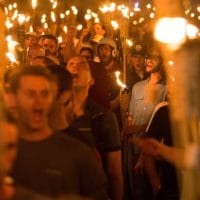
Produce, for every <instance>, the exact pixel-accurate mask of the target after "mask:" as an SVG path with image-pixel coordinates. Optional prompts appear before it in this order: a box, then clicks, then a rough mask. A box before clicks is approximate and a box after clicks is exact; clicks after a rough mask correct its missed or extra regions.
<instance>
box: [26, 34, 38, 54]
mask: <svg viewBox="0 0 200 200" xmlns="http://www.w3.org/2000/svg"><path fill="white" fill-rule="evenodd" d="M37 42H38V38H37V33H36V32H27V33H26V34H25V46H26V49H27V50H28V49H29V48H30V47H31V46H34V45H36V44H37Z"/></svg>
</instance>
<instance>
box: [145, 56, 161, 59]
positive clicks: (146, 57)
mask: <svg viewBox="0 0 200 200" xmlns="http://www.w3.org/2000/svg"><path fill="white" fill-rule="evenodd" d="M145 59H148V60H160V59H161V57H160V56H158V55H146V56H145Z"/></svg>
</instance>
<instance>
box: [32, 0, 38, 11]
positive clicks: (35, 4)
mask: <svg viewBox="0 0 200 200" xmlns="http://www.w3.org/2000/svg"><path fill="white" fill-rule="evenodd" d="M36 7H37V0H32V8H33V10H34V9H35V8H36Z"/></svg>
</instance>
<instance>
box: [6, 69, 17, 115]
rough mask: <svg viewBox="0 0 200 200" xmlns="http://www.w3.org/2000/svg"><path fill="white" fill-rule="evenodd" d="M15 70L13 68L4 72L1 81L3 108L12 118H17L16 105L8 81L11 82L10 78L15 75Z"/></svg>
mask: <svg viewBox="0 0 200 200" xmlns="http://www.w3.org/2000/svg"><path fill="white" fill-rule="evenodd" d="M16 71H17V69H15V68H9V69H7V70H6V72H5V74H4V79H3V87H4V88H3V89H4V92H3V101H4V106H5V109H6V111H7V112H8V113H9V114H10V115H11V116H12V117H14V118H15V117H17V112H16V103H15V100H14V98H13V95H12V92H11V88H10V81H11V80H12V76H14V74H15V73H16Z"/></svg>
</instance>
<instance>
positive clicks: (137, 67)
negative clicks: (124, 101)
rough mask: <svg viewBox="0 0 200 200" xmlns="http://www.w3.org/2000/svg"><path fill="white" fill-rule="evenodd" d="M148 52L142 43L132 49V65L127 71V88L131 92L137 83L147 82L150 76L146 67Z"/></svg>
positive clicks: (130, 58) (130, 64)
mask: <svg viewBox="0 0 200 200" xmlns="http://www.w3.org/2000/svg"><path fill="white" fill-rule="evenodd" d="M146 50H147V49H146V47H145V45H144V43H142V42H136V43H135V44H134V45H133V47H131V49H130V56H129V62H130V63H129V66H128V69H127V86H128V88H129V89H130V90H131V89H132V87H133V85H134V84H135V83H137V82H138V81H141V80H145V79H147V78H148V76H149V74H148V73H147V72H146V65H145V56H146Z"/></svg>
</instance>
